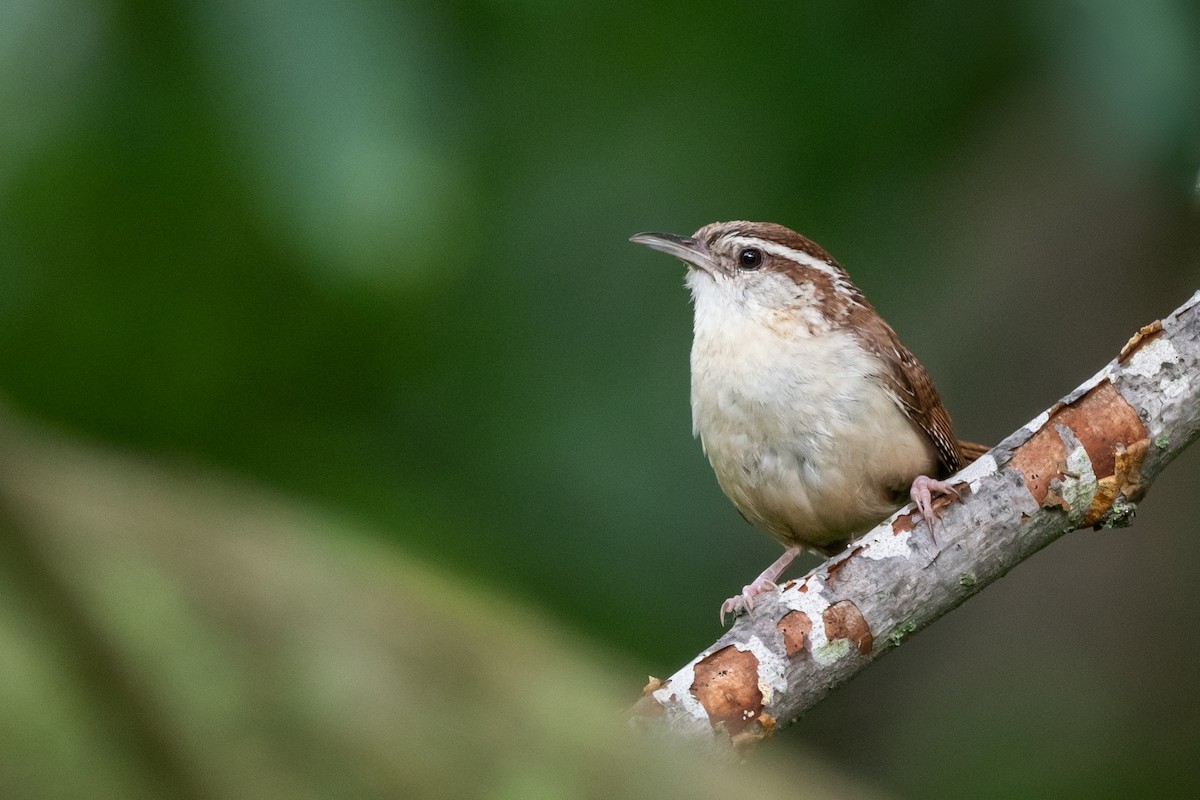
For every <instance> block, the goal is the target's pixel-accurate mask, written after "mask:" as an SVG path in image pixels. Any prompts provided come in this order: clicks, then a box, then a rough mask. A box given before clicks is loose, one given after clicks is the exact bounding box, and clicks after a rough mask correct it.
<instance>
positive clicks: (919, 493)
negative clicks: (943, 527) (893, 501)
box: [908, 475, 962, 542]
mask: <svg viewBox="0 0 1200 800" xmlns="http://www.w3.org/2000/svg"><path fill="white" fill-rule="evenodd" d="M935 492H936V493H938V494H940V495H942V496H945V497H949V498H950V499H951V502H953V501H954V500H959V501H961V500H962V494H960V493H959V491H958V489H956V488H955V487H954V486H952V485H950V484H949V483H948V482H946V481H938V480H934V479H933V478H930V477H929V476H928V475H918V476H917V477H916V479H915V480H914V481H913V482H912V488H911V489H910V490H909V492H908V496H909V497H911V498H912V501H913V503H914V504H915V505H916V506H917V511H919V512H920V513H921V518H922V519H924V520H925V524H926V525H928V526H929V538H930V539H933V541H934V542H937V538H936V537H935V536H934V533H933V527H934V523H935V522H936V520H937V518H938V512H937V509H935V508H934V507H933V495H934V493H935Z"/></svg>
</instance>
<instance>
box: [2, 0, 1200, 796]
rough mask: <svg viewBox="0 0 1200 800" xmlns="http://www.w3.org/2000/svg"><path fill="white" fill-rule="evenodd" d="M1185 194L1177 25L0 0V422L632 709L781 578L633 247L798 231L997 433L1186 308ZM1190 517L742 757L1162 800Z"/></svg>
mask: <svg viewBox="0 0 1200 800" xmlns="http://www.w3.org/2000/svg"><path fill="white" fill-rule="evenodd" d="M1198 170H1200V8H1198V7H1197V5H1196V3H1195V2H1192V0H1145V1H1144V2H1134V1H1133V0H1124V1H1122V0H1096V1H1094V2H1083V0H1078V1H1077V2H1070V1H1069V0H1052V1H1051V2H1033V0H1009V1H1008V2H1001V3H990V4H975V3H938V2H916V3H911V2H909V3H894V2H863V1H856V0H849V1H847V0H838V1H836V2H835V1H834V0H822V1H821V2H803V3H765V4H755V5H754V6H753V7H751V6H749V5H747V4H741V3H733V2H720V1H719V0H713V1H712V2H701V3H696V2H689V3H681V2H673V1H668V2H661V3H656V4H650V5H645V4H635V3H628V2H613V3H604V2H600V3H593V4H588V5H585V6H579V5H575V4H559V3H553V2H546V1H545V0H524V1H523V2H520V1H517V2H509V3H501V2H486V1H485V2H453V1H452V2H436V3H435V2H400V3H396V2H392V3H388V2H382V1H381V0H343V1H342V2H330V1H329V0H326V2H320V1H319V0H295V2H282V1H275V2H261V3H242V2H235V1H234V0H214V2H208V3H203V2H194V3H177V2H135V1H134V0H130V1H129V2H94V3H85V2H63V1H62V0H4V2H3V3H0V393H2V396H3V400H4V402H5V404H6V405H7V406H9V407H10V408H11V409H12V410H13V412H14V413H15V414H17V415H20V416H21V417H23V418H29V419H34V420H37V421H38V424H39V425H41V426H50V427H52V428H54V429H55V430H57V431H58V432H59V434H61V435H65V436H67V437H70V438H73V439H76V440H79V441H89V442H93V443H96V444H99V445H101V446H103V447H106V448H110V449H114V450H119V451H124V452H127V453H137V454H140V455H139V456H138V457H139V458H144V459H148V460H149V462H150V463H153V464H161V465H164V467H163V468H164V469H168V468H169V469H171V470H174V469H177V468H180V465H184V466H183V468H184V469H185V470H191V469H197V470H199V471H200V472H201V473H203V474H210V473H212V472H216V473H221V474H223V475H224V476H225V478H224V479H225V480H230V481H232V482H234V483H237V484H242V485H246V486H257V487H262V488H265V489H267V490H268V491H270V492H272V493H275V494H278V495H283V496H288V497H291V498H294V499H295V500H297V501H299V502H301V503H303V504H305V507H310V508H321V509H323V512H321V513H324V514H328V515H331V516H334V517H336V518H338V519H340V520H343V521H345V522H346V523H347V526H348V527H351V528H354V529H355V531H356V532H355V533H347V527H343V526H340V525H339V526H326V527H325V528H322V533H321V535H324V536H327V537H330V538H333V539H336V538H337V537H349V538H350V539H353V540H354V541H356V542H358V541H359V540H360V539H362V538H363V536H364V534H362V533H361V531H362V530H366V531H373V532H374V533H373V534H366V535H365V536H366V538H367V539H371V538H372V537H375V538H376V539H377V540H378V544H380V545H381V547H380V551H381V552H384V551H387V552H394V553H396V554H397V557H400V558H405V559H415V560H416V561H417V562H418V563H423V564H427V565H432V569H434V570H435V571H439V572H441V573H444V574H449V575H451V576H452V577H453V582H454V583H455V584H457V585H461V586H464V587H470V589H471V591H474V592H478V593H481V594H483V595H485V596H498V597H504V598H507V600H515V601H516V602H517V603H519V604H522V605H523V606H524V607H527V608H529V607H536V609H537V612H536V613H537V614H538V616H537V617H536V619H541V620H554V622H553V623H549V622H547V623H545V624H547V625H555V626H558V627H555V628H553V630H554V631H557V633H555V634H554V635H555V636H566V637H568V638H569V639H571V640H572V641H574V640H577V641H578V642H579V643H581V644H580V647H582V648H585V649H586V648H597V650H598V652H603V653H607V654H609V655H608V656H605V657H604V658H611V659H612V663H611V664H610V665H609V674H610V675H612V676H614V677H616V678H617V679H618V680H623V681H624V682H625V684H627V687H628V694H629V700H630V701H632V699H633V698H634V697H635V696H636V694H637V692H638V690H639V688H640V686H641V683H642V682H643V678H644V674H645V673H646V672H651V673H654V674H657V675H660V676H665V675H668V674H670V673H671V672H673V671H674V670H675V669H677V668H678V667H679V666H681V665H682V664H683V663H684V662H686V661H687V660H688V659H689V658H690V657H691V656H692V655H693V654H694V653H695V652H696V651H697V650H699V649H700V648H701V647H703V646H705V645H707V644H708V643H709V642H710V641H711V640H713V639H714V638H715V637H716V636H717V635H718V634H719V628H718V626H717V623H716V620H717V607H718V605H719V603H720V601H721V600H722V599H723V598H724V597H726V596H727V595H728V594H730V593H731V592H732V591H734V590H735V589H736V588H737V587H739V586H741V585H742V583H744V582H745V581H746V580H748V579H749V578H750V577H752V576H753V575H755V574H757V572H758V571H759V570H760V569H761V568H762V567H763V566H764V565H765V564H766V563H768V562H769V561H770V560H771V559H773V558H774V557H775V555H776V550H777V546H776V545H775V544H774V543H773V542H772V541H771V540H769V539H768V538H767V537H765V536H763V535H761V534H759V533H757V532H754V531H753V530H751V529H750V528H749V527H748V526H746V525H745V524H744V523H743V522H742V520H741V519H740V518H739V517H738V515H737V513H736V512H735V511H734V510H733V508H732V507H731V506H730V505H729V503H728V502H727V501H726V500H725V499H724V497H723V496H722V495H721V493H720V491H719V489H718V488H717V486H716V483H715V480H714V479H713V477H712V475H711V472H710V470H709V467H708V465H707V463H706V462H705V460H704V458H703V456H702V454H701V452H700V447H699V445H698V443H696V442H695V441H693V440H692V438H691V436H690V433H689V431H690V420H689V409H688V401H687V395H688V377H687V351H688V347H689V344H690V309H689V307H688V302H687V297H686V293H685V291H684V289H683V288H682V285H681V283H682V281H681V278H682V272H683V268H682V267H681V266H680V265H678V264H676V263H674V262H672V261H670V260H668V259H666V258H664V257H662V256H660V255H657V254H654V253H651V252H649V251H646V250H645V249H643V248H638V247H635V246H634V245H632V244H629V243H628V242H627V237H628V236H629V235H630V234H632V233H633V232H635V231H639V230H646V229H653V230H666V231H673V232H678V233H690V232H691V231H692V230H694V229H696V228H698V227H700V226H701V225H703V224H705V223H707V222H711V221H714V220H720V219H738V218H742V219H757V220H773V221H778V222H781V223H784V224H787V225H789V226H790V227H794V228H796V229H798V230H800V231H801V232H804V233H805V234H807V235H808V236H810V237H811V238H813V239H815V240H816V241H818V242H820V243H821V244H822V245H823V246H825V247H826V248H827V249H829V250H830V251H831V252H832V253H833V254H834V255H835V256H836V257H837V258H838V259H839V261H841V263H842V264H843V265H844V266H846V267H847V268H848V270H849V271H850V273H851V275H852V276H853V277H854V278H855V280H856V282H857V283H858V284H859V285H860V286H861V287H862V288H863V290H864V292H865V293H866V294H867V296H868V297H870V298H871V299H872V301H873V302H874V303H875V305H876V306H877V308H879V309H880V311H881V312H882V313H883V314H884V316H885V317H886V318H888V319H889V321H891V322H892V324H893V325H894V327H895V328H896V329H897V330H898V331H899V332H900V334H901V336H902V337H903V338H904V340H905V341H906V342H907V343H908V345H909V346H910V348H911V349H913V350H914V352H916V353H917V354H918V356H919V357H920V358H921V359H922V360H923V361H924V362H925V364H926V365H927V366H928V368H929V370H930V372H931V373H932V375H933V376H934V379H935V380H936V381H937V383H938V385H939V387H940V388H941V390H942V394H943V398H944V400H945V401H946V404H947V406H948V407H949V409H950V410H951V413H952V414H953V416H954V418H955V421H956V424H957V427H958V429H959V433H960V435H962V436H963V437H964V438H970V439H975V440H979V441H988V442H994V441H996V440H998V439H999V438H1000V437H1002V436H1003V435H1005V434H1007V433H1008V432H1009V431H1011V430H1013V429H1015V428H1016V427H1018V426H1019V425H1021V424H1023V423H1024V422H1025V421H1027V420H1028V419H1030V418H1031V417H1033V416H1034V415H1036V414H1037V413H1038V412H1039V411H1041V410H1042V409H1043V408H1044V407H1046V406H1048V405H1049V404H1050V403H1051V402H1053V401H1054V400H1055V399H1057V398H1058V397H1059V396H1061V395H1062V394H1064V393H1066V392H1067V391H1069V390H1070V389H1072V388H1073V387H1074V386H1075V385H1077V384H1078V383H1079V382H1080V381H1082V380H1083V379H1084V378H1086V377H1087V376H1088V375H1090V374H1091V373H1093V372H1094V371H1095V370H1097V369H1098V368H1099V367H1100V366H1101V365H1102V364H1103V363H1104V362H1105V361H1106V360H1107V359H1109V358H1110V357H1111V356H1112V355H1113V354H1114V353H1115V352H1116V350H1117V349H1118V348H1119V347H1120V345H1121V344H1122V343H1123V342H1124V341H1125V340H1126V338H1127V337H1128V336H1129V335H1130V334H1131V333H1132V332H1133V331H1134V330H1136V329H1137V327H1138V326H1140V325H1142V324H1144V323H1146V322H1149V321H1150V320H1152V319H1154V318H1156V317H1159V316H1162V315H1164V314H1166V313H1167V312H1169V311H1170V310H1171V309H1173V308H1174V307H1175V306H1177V305H1178V304H1179V303H1181V302H1182V301H1183V300H1184V299H1186V298H1187V296H1188V295H1189V294H1191V292H1192V291H1194V290H1195V289H1196V288H1200V203H1198V202H1197V188H1198V186H1197V181H1198ZM11 468H12V469H16V470H19V469H20V464H19V463H17V464H15V465H13V466H12V467H11ZM1198 481H1200V456H1198V455H1197V454H1196V453H1194V452H1193V453H1189V454H1188V455H1187V456H1185V457H1184V458H1183V459H1181V461H1180V462H1179V463H1177V464H1176V465H1175V466H1174V467H1172V468H1171V469H1170V470H1168V472H1166V473H1165V474H1164V476H1163V477H1162V478H1161V479H1160V481H1159V483H1158V484H1157V485H1156V487H1155V489H1154V491H1153V492H1152V493H1151V495H1150V497H1149V499H1148V501H1147V503H1146V504H1145V506H1144V508H1143V509H1142V510H1140V511H1139V515H1138V519H1137V523H1136V524H1135V526H1134V527H1133V528H1132V529H1129V530H1125V531H1115V532H1103V533H1097V534H1075V535H1073V536H1071V537H1068V539H1067V540H1065V541H1063V542H1060V543H1058V544H1056V545H1055V546H1054V547H1052V548H1050V549H1049V550H1047V551H1046V552H1044V553H1042V554H1039V555H1038V556H1036V557H1035V558H1034V559H1033V560H1031V561H1030V562H1029V563H1027V564H1026V565H1023V566H1022V567H1021V568H1020V569H1018V570H1017V571H1016V572H1015V573H1014V574H1013V575H1011V576H1009V577H1008V578H1006V579H1005V580H1004V581H1001V582H1000V583H999V584H997V585H996V586H994V587H992V588H991V589H989V590H988V591H986V592H984V593H983V594H982V595H980V596H979V597H978V598H977V599H975V600H973V601H972V602H971V603H969V604H968V605H967V606H966V607H965V608H963V609H962V610H961V611H959V612H958V613H956V614H954V615H952V616H951V617H949V618H947V619H946V620H944V621H943V622H941V623H939V624H938V625H936V626H934V627H933V628H931V629H930V630H929V631H928V632H926V633H924V634H922V635H921V636H920V637H918V638H917V639H916V640H915V641H914V642H913V643H912V644H911V645H910V646H908V647H905V648H902V649H901V650H900V651H899V652H897V653H896V654H895V655H893V656H891V657H889V658H888V659H886V660H884V661H883V662H881V663H880V664H879V665H878V666H876V667H873V668H872V669H870V670H869V671H868V672H867V673H866V674H865V675H864V676H863V677H861V678H860V679H858V680H856V681H855V682H854V683H852V684H851V685H850V686H848V687H846V688H845V689H843V690H841V691H839V692H837V693H835V694H834V695H833V696H832V697H830V698H829V699H828V700H827V701H826V702H825V703H824V704H823V705H822V706H820V707H819V708H818V710H816V711H814V712H813V713H812V714H811V715H810V716H808V717H807V718H805V719H804V720H802V721H801V722H800V723H799V724H798V725H797V726H795V727H794V728H792V729H789V730H787V731H786V732H784V733H782V734H781V735H780V736H778V737H777V739H776V740H775V742H774V743H772V744H771V745H770V747H772V748H775V749H777V750H785V751H786V750H787V749H790V748H797V749H804V750H806V752H810V753H816V755H817V756H818V758H819V759H821V760H822V761H824V762H825V763H826V764H828V765H830V766H831V768H833V769H835V770H837V771H839V772H840V773H842V774H845V775H847V776H852V778H854V779H857V780H860V781H863V782H864V783H867V784H870V785H873V786H875V787H877V788H878V789H880V790H882V791H883V792H884V793H886V794H891V795H894V796H898V797H911V798H926V797H1012V796H1025V797H1032V796H1047V797H1049V796H1053V797H1064V798H1072V797H1080V798H1084V797H1086V798H1104V797H1113V798H1116V797H1127V796H1130V795H1135V796H1137V795H1142V796H1144V795H1147V794H1151V793H1153V794H1155V795H1156V796H1171V795H1173V796H1189V797H1190V796H1194V792H1195V791H1196V787H1197V786H1198V785H1200V683H1198V682H1197V681H1196V675H1197V671H1196V664H1197V663H1200V643H1198V641H1197V639H1196V637H1195V635H1194V632H1195V630H1196V628H1197V625H1198V623H1200V593H1198V592H1196V591H1195V589H1194V587H1195V585H1196V580H1195V575H1196V574H1197V572H1198V571H1200V537H1198V536H1197V533H1198V527H1200V526H1198V524H1197V522H1196V519H1197V518H1198V517H1200V500H1198V499H1197V493H1196V491H1195V488H1196V486H1197V482H1198ZM354 546H355V547H357V546H360V544H355V545H354ZM364 546H365V545H364ZM264 569H265V567H264ZM330 569H331V570H332V569H335V568H334V567H330ZM248 580H254V578H253V573H251V576H250V577H249V578H248ZM138 602H139V601H138V597H137V596H136V595H135V596H133V597H132V598H131V599H130V605H129V606H128V607H127V609H126V610H127V611H128V609H130V608H131V609H134V611H130V612H129V613H135V612H136V609H137V608H138ZM541 624H542V623H536V622H535V623H534V624H533V625H534V627H535V628H536V627H537V626H538V625H541ZM27 630H28V629H27ZM563 631H569V632H570V633H563ZM180 647H185V650H184V651H182V652H181V653H180V656H179V657H180V658H183V659H191V658H192V657H193V655H196V657H199V656H198V654H192V653H190V652H188V651H187V650H186V643H185V644H183V645H180ZM3 657H4V652H3V650H0V659H3ZM617 664H619V665H620V666H619V667H618V666H616V665H617ZM3 713H4V712H3V711H0V715H2V714H3ZM47 724H49V723H47ZM63 724H64V725H65V724H66V723H63ZM40 757H41V756H36V758H40ZM3 775H4V769H3V768H2V767H0V778H2V777H3ZM520 795H521V793H520V792H518V793H517V794H516V795H514V796H520ZM347 796H353V795H347ZM531 796H532V795H531Z"/></svg>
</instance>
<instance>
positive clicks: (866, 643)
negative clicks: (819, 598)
mask: <svg viewBox="0 0 1200 800" xmlns="http://www.w3.org/2000/svg"><path fill="white" fill-rule="evenodd" d="M821 618H822V619H824V620H825V638H826V639H828V640H829V641H831V642H832V641H833V640H834V639H849V640H850V642H851V644H853V645H854V646H855V647H857V648H858V652H860V653H862V654H863V655H864V656H865V655H866V654H867V653H869V652H871V646H872V645H873V644H874V643H875V637H874V636H872V635H871V626H870V625H868V624H867V621H866V619H864V618H863V615H862V612H861V611H859V610H858V606H856V605H854V603H853V602H852V601H850V600H839V601H838V602H836V603H834V604H833V605H831V606H830V607H829V608H827V609H825V613H824V614H822V615H821Z"/></svg>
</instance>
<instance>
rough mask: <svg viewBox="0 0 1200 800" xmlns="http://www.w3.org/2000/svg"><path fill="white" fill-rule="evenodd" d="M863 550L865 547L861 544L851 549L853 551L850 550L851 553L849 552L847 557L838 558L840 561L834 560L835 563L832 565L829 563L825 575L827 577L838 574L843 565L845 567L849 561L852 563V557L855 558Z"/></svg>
mask: <svg viewBox="0 0 1200 800" xmlns="http://www.w3.org/2000/svg"><path fill="white" fill-rule="evenodd" d="M862 551H863V547H862V545H859V546H857V547H855V548H854V549H853V550H851V551H850V552H849V554H847V555H846V557H845V558H842V559H840V560H838V561H836V562H834V563H833V564H830V565H829V568H828V569H827V570H825V576H826V577H827V578H832V577H833V576H834V575H836V574H837V572H838V571H839V570H840V569H841V568H842V567H844V566H846V565H847V564H849V563H850V559H852V558H854V557H855V556H856V555H858V554H859V553H861V552H862Z"/></svg>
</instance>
